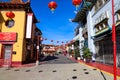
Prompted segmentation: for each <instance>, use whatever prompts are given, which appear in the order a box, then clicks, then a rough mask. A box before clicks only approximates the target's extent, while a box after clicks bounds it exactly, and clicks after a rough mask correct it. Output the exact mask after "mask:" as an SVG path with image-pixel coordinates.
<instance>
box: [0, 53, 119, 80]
mask: <svg viewBox="0 0 120 80" xmlns="http://www.w3.org/2000/svg"><path fill="white" fill-rule="evenodd" d="M0 80H113V76H112V75H110V74H108V73H105V72H101V71H100V70H98V69H95V68H93V67H89V66H86V65H85V64H82V63H77V62H76V61H73V60H71V59H69V58H67V57H66V56H63V55H62V54H60V55H55V56H48V57H46V59H44V60H43V61H41V64H40V65H37V66H32V67H17V68H11V69H7V68H0ZM118 80H120V79H118Z"/></svg>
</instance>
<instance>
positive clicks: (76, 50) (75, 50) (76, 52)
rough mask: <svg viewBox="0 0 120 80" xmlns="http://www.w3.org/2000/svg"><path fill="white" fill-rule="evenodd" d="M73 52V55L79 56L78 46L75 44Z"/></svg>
mask: <svg viewBox="0 0 120 80" xmlns="http://www.w3.org/2000/svg"><path fill="white" fill-rule="evenodd" d="M74 53H75V57H80V51H79V47H78V46H75V48H74Z"/></svg>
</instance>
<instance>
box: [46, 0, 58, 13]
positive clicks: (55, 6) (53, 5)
mask: <svg viewBox="0 0 120 80" xmlns="http://www.w3.org/2000/svg"><path fill="white" fill-rule="evenodd" d="M48 7H49V8H50V9H51V11H52V13H54V10H55V9H56V8H57V3H56V2H54V1H51V2H49V4H48Z"/></svg>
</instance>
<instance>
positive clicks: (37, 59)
mask: <svg viewBox="0 0 120 80" xmlns="http://www.w3.org/2000/svg"><path fill="white" fill-rule="evenodd" d="M39 38H40V37H39V35H38V36H37V55H36V65H38V64H39Z"/></svg>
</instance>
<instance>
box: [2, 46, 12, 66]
mask: <svg viewBox="0 0 120 80" xmlns="http://www.w3.org/2000/svg"><path fill="white" fill-rule="evenodd" d="M2 48H3V66H10V65H11V61H12V60H11V59H12V44H3V46H2Z"/></svg>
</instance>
